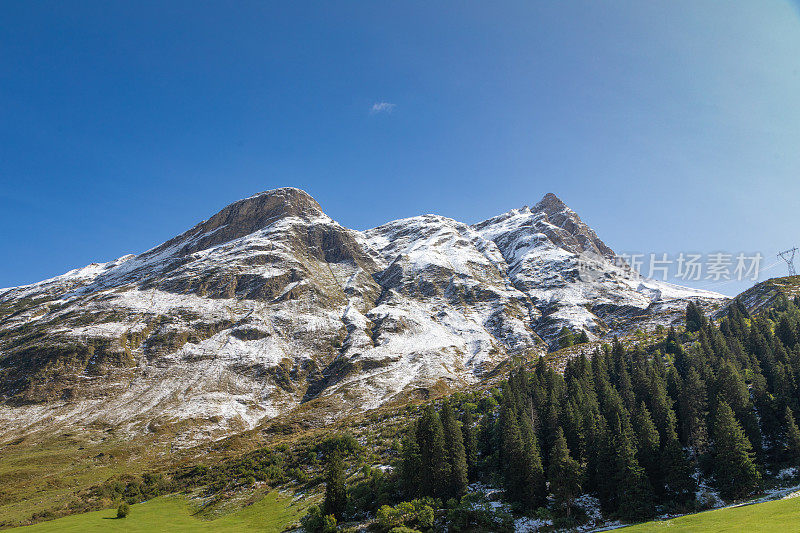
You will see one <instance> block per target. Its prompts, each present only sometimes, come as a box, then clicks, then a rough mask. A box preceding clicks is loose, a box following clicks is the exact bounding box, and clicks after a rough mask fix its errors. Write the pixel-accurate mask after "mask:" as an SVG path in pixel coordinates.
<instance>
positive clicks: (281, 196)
mask: <svg viewBox="0 0 800 533" xmlns="http://www.w3.org/2000/svg"><path fill="white" fill-rule="evenodd" d="M286 217H296V218H299V219H302V220H305V221H311V220H314V219H317V218H320V217H326V215H325V213H324V212H323V211H322V207H321V206H320V205H319V203H317V201H316V200H314V198H312V197H311V195H310V194H308V193H307V192H305V191H303V190H301V189H296V188H294V187H282V188H279V189H272V190H269V191H264V192H261V193H258V194H255V195H253V196H251V197H249V198H245V199H243V200H239V201H237V202H234V203H232V204H230V205H228V206H227V207H225V208H224V209H222V210H221V211H220V212H218V213H217V214H215V215H214V216H212V217H211V218H210V219H208V220H205V221H203V222H201V223H200V224H198V225H196V226H195V227H193V228H192V229H190V230H189V231H187V232H185V233H182V234H181V235H178V236H177V237H175V238H173V239H171V240H169V241H167V242H165V243H164V244H162V245H161V246H158V247H156V248H154V249H153V250H150V251H149V252H147V253H148V254H159V253H161V252H163V251H164V250H166V249H168V248H174V247H176V246H179V245H181V244H183V245H184V246H183V247H182V248H181V249H180V251H179V254H180V255H188V254H191V253H193V252H196V251H198V250H205V249H207V248H210V247H212V246H216V245H218V244H221V243H225V242H229V241H232V240H234V239H238V238H240V237H244V236H245V235H249V234H251V233H253V232H255V231H258V230H260V229H263V228H265V227H266V226H268V225H269V224H272V223H273V222H275V221H276V220H278V219H281V218H286Z"/></svg>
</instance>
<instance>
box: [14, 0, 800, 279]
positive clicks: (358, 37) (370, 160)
mask: <svg viewBox="0 0 800 533" xmlns="http://www.w3.org/2000/svg"><path fill="white" fill-rule="evenodd" d="M799 14H800V11H799V10H798V6H797V4H796V3H791V2H788V1H771V0H758V1H731V2H722V1H715V2H704V1H698V0H688V1H674V0H669V1H667V0H664V1H661V2H658V1H648V2H641V1H638V0H636V1H630V2H622V1H613V2H597V1H594V0H592V1H585V2H584V1H581V2H530V1H523V2H471V1H468V2H461V1H459V2H452V3H447V2H434V3H432V2H407V1H403V2H363V1H358V2H325V3H320V2H280V3H277V2H276V3H271V2H196V1H191V2H169V1H168V2H163V1H159V2H144V1H136V2H90V1H80V2H61V1H58V2H38V1H12V0H6V1H4V2H3V3H2V6H0V225H2V228H3V229H2V232H0V250H2V260H0V287H2V286H12V285H18V284H23V283H30V282H34V281H37V280H40V279H43V278H45V277H50V276H53V275H57V274H60V273H63V272H64V271H66V270H69V269H71V268H75V267H78V266H82V265H84V264H87V263H90V262H93V261H107V260H110V259H113V258H116V257H118V256H120V255H123V254H125V253H138V252H141V251H144V250H146V249H148V248H151V247H152V246H155V245H157V244H159V243H160V242H162V241H164V240H167V239H168V238H170V237H171V236H173V235H175V234H178V233H180V232H182V231H184V230H185V229H187V228H189V227H191V226H192V225H194V224H195V223H196V222H198V221H200V220H202V219H204V218H207V217H208V216H210V215H211V214H213V213H214V212H216V211H217V210H219V209H220V208H222V207H223V206H225V205H226V204H228V203H230V202H232V201H235V200H237V199H239V198H242V197H245V196H249V195H251V194H253V193H255V192H257V191H261V190H265V189H270V188H275V187H279V186H296V187H300V188H303V189H305V190H307V191H308V192H310V193H311V194H312V195H313V196H314V197H315V198H316V199H317V200H318V201H319V202H320V203H321V204H322V206H323V208H324V209H325V210H326V212H327V213H328V214H330V215H331V216H332V217H333V218H335V219H336V220H338V221H339V222H341V223H342V224H344V225H346V226H349V227H353V228H357V229H364V228H368V227H372V226H376V225H378V224H381V223H383V222H386V221H388V220H391V219H395V218H401V217H407V216H413V215H417V214H422V213H428V212H434V213H438V214H442V215H446V216H450V217H453V218H456V219H459V220H463V221H465V222H475V221H478V220H482V219H484V218H488V217H490V216H492V215H494V214H497V213H500V212H503V211H507V210H508V209H511V208H513V207H518V206H521V205H524V204H533V203H535V202H536V201H538V200H539V199H540V198H541V196H542V195H544V194H545V193H546V192H548V191H552V192H555V193H556V194H557V195H559V196H560V197H561V198H562V199H563V200H564V201H565V202H567V204H569V205H570V206H571V207H573V208H574V209H575V210H576V211H577V212H578V213H579V214H580V215H581V216H582V217H583V218H584V220H585V221H586V222H588V223H589V224H590V225H591V226H593V227H594V228H595V230H596V231H597V232H598V234H599V235H600V236H601V238H603V239H604V240H606V242H607V243H608V244H609V245H610V246H611V247H612V248H614V249H616V250H618V251H643V252H651V251H652V252H662V251H663V252H669V253H678V252H680V251H700V252H713V251H716V250H726V251H731V252H738V251H748V252H751V251H761V252H762V253H763V254H764V255H765V256H767V258H766V259H765V264H771V263H772V262H773V261H774V254H775V252H776V251H777V250H778V249H779V248H783V247H788V246H790V245H795V244H797V245H800V231H798V219H799V218H800V214H799V213H800V16H799ZM381 103H384V104H387V105H383V106H380V105H379V106H377V108H376V111H373V106H375V105H376V104H381ZM389 104H392V105H389ZM798 266H800V261H798ZM771 273H773V275H777V274H782V273H785V269H773V270H772V271H771ZM694 285H696V286H703V287H707V288H712V289H717V290H720V291H721V292H726V293H729V294H730V293H735V292H737V291H738V290H739V289H740V288H742V287H745V286H747V285H748V284H747V283H742V284H739V283H733V284H727V285H719V286H718V285H715V284H708V283H705V282H704V283H696V284H694Z"/></svg>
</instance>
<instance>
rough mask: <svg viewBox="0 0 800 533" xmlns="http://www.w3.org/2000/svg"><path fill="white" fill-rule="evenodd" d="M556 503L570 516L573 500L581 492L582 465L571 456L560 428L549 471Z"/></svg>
mask: <svg viewBox="0 0 800 533" xmlns="http://www.w3.org/2000/svg"><path fill="white" fill-rule="evenodd" d="M547 478H548V481H549V482H550V492H552V493H553V497H554V499H555V504H556V506H557V507H558V508H560V509H563V510H564V511H565V513H566V515H567V517H569V516H570V512H571V507H572V502H573V500H574V499H575V498H576V497H577V496H579V495H580V493H581V465H580V464H578V461H576V460H575V459H573V458H572V457H571V456H570V453H569V448H568V447H567V439H565V438H564V432H563V431H562V430H561V428H558V433H557V435H556V440H555V442H554V443H553V449H552V451H551V452H550V468H549V469H548V472H547Z"/></svg>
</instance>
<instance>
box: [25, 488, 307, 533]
mask: <svg viewBox="0 0 800 533" xmlns="http://www.w3.org/2000/svg"><path fill="white" fill-rule="evenodd" d="M302 511H303V507H302V505H301V504H295V503H293V502H292V500H290V499H289V498H285V497H282V496H279V495H277V494H276V493H270V494H267V495H266V496H265V497H264V498H262V499H261V500H259V501H257V502H256V503H254V504H253V505H250V506H248V507H245V508H244V509H240V510H238V511H236V512H234V513H231V514H228V515H224V516H222V517H220V518H217V519H215V520H204V519H202V518H196V517H195V516H193V513H194V512H195V509H193V508H192V506H191V505H190V504H189V502H188V501H187V500H186V498H184V497H182V496H162V497H160V498H155V499H153V500H150V501H148V502H145V503H139V504H136V505H132V506H131V511H130V514H129V515H128V517H127V518H124V519H116V518H115V517H116V510H115V509H106V510H104V511H96V512H93V513H85V514H78V515H72V516H66V517H64V518H59V519H58V520H52V521H50V522H42V523H39V524H35V525H32V526H26V527H22V528H17V529H15V531H20V532H24V533H49V532H59V533H79V532H80V533H84V532H86V533H90V532H92V531H98V532H99V531H103V532H114V531H120V532H126V533H139V532H141V533H145V532H155V531H169V532H170V533H177V532H180V531H192V532H194V531H199V532H203V531H208V532H211V531H213V532H220V533H226V532H242V531H262V532H275V533H279V532H281V531H283V530H285V529H286V528H287V527H288V526H291V525H292V524H293V523H295V522H296V521H297V520H299V517H300V514H301V512H302Z"/></svg>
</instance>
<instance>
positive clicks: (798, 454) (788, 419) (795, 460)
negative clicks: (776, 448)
mask: <svg viewBox="0 0 800 533" xmlns="http://www.w3.org/2000/svg"><path fill="white" fill-rule="evenodd" d="M783 418H784V426H785V427H786V456H787V459H788V460H789V462H791V463H792V464H793V465H795V466H800V430H798V429H797V423H796V422H795V420H794V414H793V413H792V410H791V409H789V408H788V407H787V408H786V410H785V411H784V415H783Z"/></svg>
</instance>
